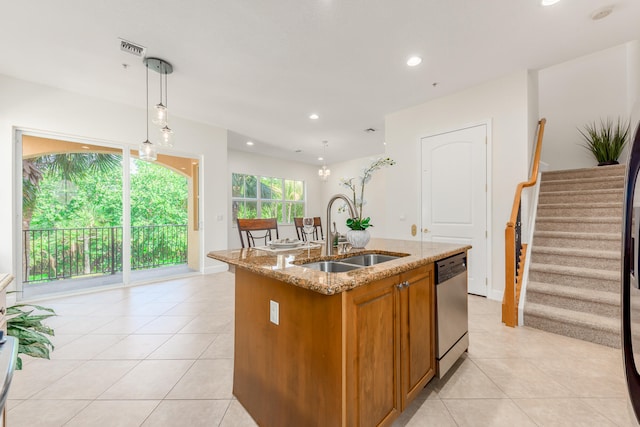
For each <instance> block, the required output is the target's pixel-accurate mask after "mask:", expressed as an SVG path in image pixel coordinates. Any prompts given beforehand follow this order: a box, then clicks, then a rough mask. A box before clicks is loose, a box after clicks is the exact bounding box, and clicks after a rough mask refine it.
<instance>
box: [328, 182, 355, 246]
mask: <svg viewBox="0 0 640 427" xmlns="http://www.w3.org/2000/svg"><path fill="white" fill-rule="evenodd" d="M338 199H342V200H343V201H344V202H345V203H346V204H347V207H348V208H349V215H351V218H355V217H356V207H355V206H354V205H353V202H352V201H351V200H349V198H348V197H347V196H345V195H344V194H336V195H334V196H332V197H331V198H330V199H329V203H328V204H327V237H326V239H325V248H326V250H325V252H326V254H327V255H333V239H332V236H331V206H332V205H333V202H335V201H336V200H338Z"/></svg>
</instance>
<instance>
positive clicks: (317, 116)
mask: <svg viewBox="0 0 640 427" xmlns="http://www.w3.org/2000/svg"><path fill="white" fill-rule="evenodd" d="M309 118H310V119H311V120H318V119H319V118H320V116H319V115H317V114H316V113H313V114H311V115H310V116H309Z"/></svg>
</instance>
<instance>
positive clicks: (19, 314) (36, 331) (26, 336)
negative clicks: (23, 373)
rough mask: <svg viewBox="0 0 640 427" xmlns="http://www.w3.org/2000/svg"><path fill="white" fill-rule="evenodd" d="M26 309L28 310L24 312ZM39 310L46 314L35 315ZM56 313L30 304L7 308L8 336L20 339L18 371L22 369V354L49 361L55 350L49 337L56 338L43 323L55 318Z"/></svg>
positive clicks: (51, 330)
mask: <svg viewBox="0 0 640 427" xmlns="http://www.w3.org/2000/svg"><path fill="white" fill-rule="evenodd" d="M23 308H26V310H23ZM36 310H39V311H44V312H46V313H44V314H34V313H33V312H34V311H36ZM55 315H56V312H55V311H54V310H53V309H51V308H47V307H41V306H39V305H30V304H17V305H14V306H13V307H9V308H7V335H9V336H12V337H16V338H17V339H18V360H17V363H16V369H18V370H20V369H22V359H21V358H20V354H26V355H27V356H31V357H38V358H41V359H49V353H50V352H51V351H53V349H54V348H55V347H54V346H53V343H52V342H51V341H50V340H49V338H47V335H49V336H54V335H55V334H54V331H53V329H51V328H50V327H48V326H47V325H45V324H43V323H42V321H43V320H45V319H48V318H49V317H52V316H55Z"/></svg>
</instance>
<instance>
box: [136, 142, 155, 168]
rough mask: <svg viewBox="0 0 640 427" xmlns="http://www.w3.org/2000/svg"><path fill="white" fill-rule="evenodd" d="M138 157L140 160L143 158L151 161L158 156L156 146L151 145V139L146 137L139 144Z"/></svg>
mask: <svg viewBox="0 0 640 427" xmlns="http://www.w3.org/2000/svg"><path fill="white" fill-rule="evenodd" d="M138 157H139V158H140V160H145V161H147V162H153V161H155V160H156V159H157V158H158V153H157V151H156V147H154V146H153V144H152V143H151V141H149V140H148V139H147V140H146V141H145V142H143V143H142V144H140V149H139V154H138Z"/></svg>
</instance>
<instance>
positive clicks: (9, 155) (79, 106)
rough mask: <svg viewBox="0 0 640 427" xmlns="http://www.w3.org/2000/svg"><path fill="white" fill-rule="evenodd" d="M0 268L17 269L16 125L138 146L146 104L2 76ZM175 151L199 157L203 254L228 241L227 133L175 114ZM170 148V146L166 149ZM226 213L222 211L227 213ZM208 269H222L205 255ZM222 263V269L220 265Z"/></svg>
mask: <svg viewBox="0 0 640 427" xmlns="http://www.w3.org/2000/svg"><path fill="white" fill-rule="evenodd" d="M0 93H1V94H2V96H1V97H0V182H2V186H0V205H1V206H3V207H2V209H0V242H1V243H0V272H11V273H13V274H15V269H16V268H20V266H19V263H20V256H19V254H18V253H17V252H15V251H14V249H15V248H16V246H15V245H14V240H15V236H16V229H15V227H16V221H15V218H14V215H15V214H16V212H17V207H16V206H15V200H16V197H15V189H16V187H17V183H16V182H15V181H16V179H17V177H19V176H20V173H21V170H22V164H21V162H20V161H17V160H16V154H15V148H14V147H15V145H14V142H15V141H14V133H15V132H14V131H15V129H25V130H37V131H39V132H42V133H43V134H50V135H52V136H54V137H65V136H67V137H71V138H87V139H88V140H90V141H103V142H106V143H110V144H118V145H122V146H125V147H127V146H128V147H130V148H134V149H137V147H138V145H139V143H140V142H142V141H143V140H144V137H145V134H144V132H145V127H144V120H145V112H144V109H142V108H140V109H137V108H133V107H130V106H126V105H120V104H115V103H111V102H107V101H104V100H100V99H96V98H91V97H87V96H82V95H78V94H74V93H71V92H65V91H62V90H59V89H55V88H52V87H47V86H42V85H37V84H33V83H29V82H25V81H22V80H16V79H13V78H9V77H6V76H0ZM171 127H172V128H173V129H174V131H175V137H176V149H175V150H174V151H171V152H172V153H175V154H178V155H188V156H196V157H200V158H201V160H202V168H201V170H202V171H203V174H204V175H203V177H202V181H201V182H202V188H203V191H202V194H201V205H202V209H203V212H204V213H203V215H202V217H201V220H202V221H203V225H204V230H203V244H202V246H203V247H202V251H201V252H203V255H204V254H206V252H208V251H211V250H216V249H225V248H226V246H227V227H226V221H224V218H223V220H221V221H217V220H216V214H218V213H220V214H226V212H227V203H228V202H227V186H228V185H227V179H228V174H227V173H226V171H227V133H226V130H225V129H221V128H217V127H213V126H208V125H204V124H200V123H196V122H192V121H189V120H184V119H180V118H179V117H175V116H173V117H172V119H171ZM167 152H169V151H167ZM225 216H226V215H225ZM203 259H204V266H205V267H206V268H207V270H209V271H215V270H220V269H226V266H225V265H224V264H222V263H219V262H217V261H214V260H211V259H209V258H206V257H204V258H203ZM223 267H224V268H223Z"/></svg>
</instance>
